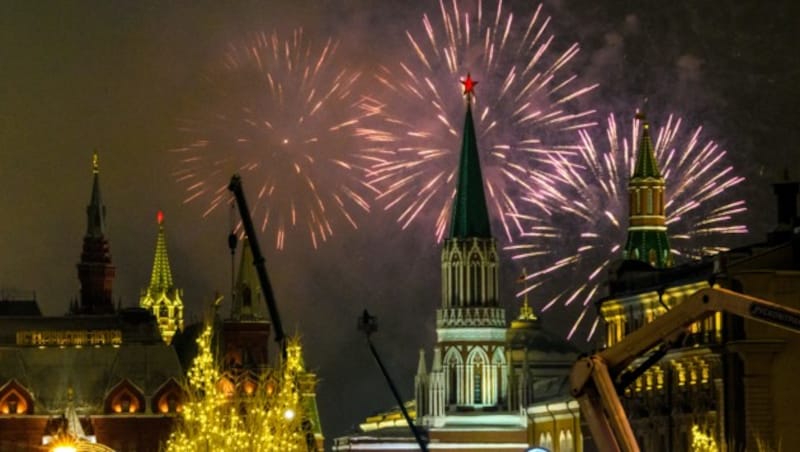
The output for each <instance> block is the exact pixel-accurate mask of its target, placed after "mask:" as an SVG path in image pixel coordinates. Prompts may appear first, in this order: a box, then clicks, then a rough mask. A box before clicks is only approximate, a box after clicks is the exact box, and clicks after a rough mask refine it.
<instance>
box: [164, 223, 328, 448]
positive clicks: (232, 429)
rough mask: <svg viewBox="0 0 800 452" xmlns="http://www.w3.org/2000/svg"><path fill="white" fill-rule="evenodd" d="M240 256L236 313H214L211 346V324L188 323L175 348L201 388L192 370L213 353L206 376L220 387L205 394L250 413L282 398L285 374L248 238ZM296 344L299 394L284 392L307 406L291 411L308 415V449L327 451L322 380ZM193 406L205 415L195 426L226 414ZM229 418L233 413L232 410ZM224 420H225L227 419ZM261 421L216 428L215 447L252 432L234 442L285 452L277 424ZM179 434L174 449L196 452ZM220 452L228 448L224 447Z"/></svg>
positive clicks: (233, 310)
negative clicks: (273, 346) (272, 350)
mask: <svg viewBox="0 0 800 452" xmlns="http://www.w3.org/2000/svg"><path fill="white" fill-rule="evenodd" d="M240 253H241V254H240V260H239V266H238V270H237V272H236V277H235V282H234V287H233V294H232V297H231V298H232V303H231V307H230V313H229V315H228V316H227V318H224V319H223V318H222V316H221V315H220V314H219V308H220V306H219V305H215V306H213V312H211V313H210V315H209V319H208V321H209V322H211V323H213V328H212V329H213V335H214V337H213V339H211V342H208V341H206V342H204V341H203V338H202V334H203V331H204V329H205V325H204V324H201V323H195V324H191V325H188V326H187V327H186V328H185V329H184V330H182V331H179V332H178V333H177V334H176V335H175V337H174V340H173V346H175V347H176V349H177V350H178V353H179V357H180V360H181V363H182V364H183V367H184V370H186V372H187V373H188V374H189V376H190V384H193V385H194V384H196V382H195V383H192V382H191V378H192V377H191V375H192V372H193V371H192V369H194V368H196V367H197V362H196V361H195V359H196V358H198V357H203V356H204V355H208V356H206V357H204V358H203V359H204V360H205V361H207V363H206V366H204V369H205V370H204V371H203V373H204V374H205V375H209V374H213V379H214V384H213V389H212V390H209V391H201V393H211V392H213V393H215V394H217V395H219V394H221V395H222V396H223V397H224V398H225V399H226V400H229V401H235V402H236V403H238V404H239V405H240V406H242V407H249V408H247V409H245V410H244V411H249V410H251V409H253V404H254V403H255V402H256V401H268V402H269V403H272V402H274V401H275V400H276V399H275V397H277V396H279V395H280V391H278V393H277V394H276V393H274V392H273V390H274V389H275V388H279V387H280V382H281V376H280V375H279V374H277V373H276V370H278V369H280V367H276V366H275V365H273V364H272V363H271V361H270V354H269V347H268V344H269V343H270V342H271V341H272V339H271V338H270V333H271V323H270V321H269V320H268V315H267V312H266V311H267V309H266V303H265V301H264V295H263V293H262V290H261V284H260V281H259V280H258V277H257V272H256V269H255V267H254V265H253V253H252V251H251V248H250V246H249V243H248V240H247V239H246V238H245V239H244V240H242V242H241V247H240ZM209 334H210V333H209ZM290 342H291V344H290V346H289V347H288V348H287V352H288V353H290V354H291V355H292V357H291V359H290V360H289V361H291V362H292V366H294V369H293V370H292V374H293V377H292V384H293V393H292V394H284V396H287V397H288V396H291V397H290V398H291V399H292V400H294V397H297V401H296V404H297V405H299V406H300V407H302V410H295V409H292V410H290V411H287V412H286V415H287V416H290V417H292V419H294V416H295V415H296V414H297V412H298V411H301V412H302V417H301V416H298V417H297V420H298V421H299V422H300V423H301V425H302V432H303V433H304V435H305V437H304V438H303V441H304V442H305V444H306V446H307V450H316V451H322V450H324V439H325V438H324V436H323V433H322V426H321V423H320V418H319V410H318V408H317V400H316V386H317V376H316V374H314V373H313V372H311V371H309V370H307V369H306V367H305V363H304V360H303V356H302V348H301V346H300V343H299V341H297V340H292V341H290ZM198 343H200V344H201V346H200V348H198V347H197V345H198ZM203 343H205V344H206V345H208V344H209V343H213V349H214V353H213V356H212V352H211V351H210V350H211V349H210V348H209V349H207V350H205V351H204V349H203V345H202V344H203ZM215 360H218V361H215ZM276 361H277V362H278V363H281V362H287V361H285V360H282V358H279V359H278V360H276ZM284 370H286V369H284ZM204 384H205V385H209V384H210V383H209V382H206V383H204ZM203 398H205V396H203ZM189 402H190V403H192V404H193V406H194V407H195V409H199V412H198V413H200V414H198V413H195V414H194V415H191V419H185V420H186V421H189V422H191V423H193V425H198V423H202V422H206V421H207V420H208V419H209V418H212V417H220V416H222V415H221V413H220V412H219V410H218V409H217V408H219V407H216V408H215V407H213V406H207V403H206V402H205V400H196V399H195V400H190V401H189ZM292 403H295V402H292ZM293 406H294V405H293ZM261 408H263V407H261ZM262 414H263V413H262ZM225 415H227V412H226V414H225ZM204 416H205V417H204ZM221 418H225V416H222V417H221ZM258 419H260V418H258V417H254V418H251V419H249V420H248V419H246V418H244V417H243V418H242V419H241V420H242V421H246V422H244V424H246V427H245V426H243V425H242V424H241V423H237V422H235V421H234V422H229V420H226V421H225V424H226V425H227V427H224V426H220V427H219V428H213V429H212V430H213V432H212V433H211V435H215V438H216V440H219V441H220V442H219V443H215V442H213V441H216V440H213V441H212V444H223V443H225V444H227V443H226V442H225V441H223V439H224V436H225V435H232V436H236V437H238V436H239V435H242V434H248V438H247V439H240V440H237V441H234V442H235V443H236V444H238V445H243V444H252V442H253V441H261V440H263V441H265V443H264V447H263V448H262V449H263V450H281V449H280V448H279V447H278V448H277V449H276V446H275V444H274V441H275V440H274V438H273V437H271V436H270V433H269V431H268V429H266V428H265V425H267V424H270V425H274V421H275V420H274V419H271V418H270V419H267V422H266V423H261V422H259V421H258ZM262 420H263V419H262ZM226 429H227V430H226ZM178 431H179V435H180V436H179V437H178V438H177V439H176V440H172V444H170V450H175V451H178V450H194V449H193V447H192V445H193V444H195V443H196V441H194V439H193V438H192V437H191V435H187V434H186V432H180V429H179V430H178ZM284 433H285V432H284ZM290 436H291V435H290ZM264 438H268V439H264ZM269 438H272V439H269ZM195 439H196V438H195ZM228 440H230V438H228ZM292 444H294V443H292ZM295 445H296V444H295ZM295 445H293V446H292V447H295ZM220 447H221V446H220ZM227 447H230V446H227ZM287 447H288V446H287ZM220 450H228V449H225V448H222V449H220ZM230 450H238V449H230ZM248 450H249V449H248ZM287 450H288V449H287ZM292 450H294V449H292ZM303 450H306V449H303Z"/></svg>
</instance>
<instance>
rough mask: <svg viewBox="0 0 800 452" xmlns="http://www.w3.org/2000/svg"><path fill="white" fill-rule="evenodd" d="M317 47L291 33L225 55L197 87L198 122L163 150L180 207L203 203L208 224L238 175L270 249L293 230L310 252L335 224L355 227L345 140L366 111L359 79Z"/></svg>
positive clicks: (355, 174) (259, 37)
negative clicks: (202, 91)
mask: <svg viewBox="0 0 800 452" xmlns="http://www.w3.org/2000/svg"><path fill="white" fill-rule="evenodd" d="M323 44H324V45H322V46H316V47H315V46H314V45H313V44H312V43H311V41H310V40H309V39H307V38H306V37H305V35H304V34H303V31H302V30H295V31H294V32H293V33H292V34H291V35H290V36H288V37H286V38H283V37H281V36H279V35H278V34H277V33H273V34H271V35H269V34H266V33H261V34H256V35H253V36H251V38H250V39H248V40H247V42H243V43H241V44H232V45H230V46H229V47H228V49H227V51H226V53H225V55H224V58H223V59H222V61H221V64H219V65H218V66H217V67H215V68H214V69H213V70H211V71H209V72H208V73H207V74H206V76H205V77H204V79H203V81H204V82H205V85H206V87H207V93H206V94H207V95H206V96H204V99H203V103H202V107H201V108H199V109H198V111H199V113H198V114H197V116H196V117H194V118H192V119H185V120H182V121H181V127H180V131H181V132H183V133H184V134H186V135H187V136H189V137H190V141H189V143H188V144H187V145H184V146H182V147H179V148H176V149H171V150H170V152H172V153H174V154H175V155H176V156H177V157H178V159H179V162H180V167H179V169H178V170H177V171H175V172H174V176H175V178H176V179H177V181H178V182H179V183H181V184H182V185H184V186H185V190H186V197H185V200H184V202H186V203H188V202H192V201H195V200H197V201H198V202H204V203H206V208H205V210H204V213H203V216H204V217H205V216H208V215H209V214H211V213H212V212H213V211H215V210H216V209H217V208H218V207H219V206H220V205H224V204H227V203H228V202H229V200H230V195H229V194H228V193H227V183H228V180H229V179H230V176H231V174H233V173H234V172H239V173H241V174H242V175H243V176H244V177H246V178H247V179H248V181H257V182H258V183H257V184H256V185H257V188H256V191H255V192H254V194H255V195H256V197H255V199H256V201H255V202H254V203H253V207H252V209H253V212H252V215H253V218H254V220H255V221H256V223H258V222H259V219H260V223H261V230H262V231H266V230H269V231H270V233H271V234H273V235H274V243H275V247H276V248H277V249H283V248H284V246H285V244H286V240H287V236H288V235H289V233H290V232H292V231H294V230H296V231H298V232H300V233H303V234H304V235H306V236H307V237H309V239H310V241H311V244H312V245H313V246H314V248H317V246H318V245H319V244H320V243H321V242H324V241H326V240H327V239H328V238H330V237H331V236H332V235H333V232H334V224H335V222H336V221H340V222H341V221H344V222H346V223H348V224H350V225H351V226H352V227H353V228H356V227H357V223H356V216H355V213H356V212H359V211H365V212H366V211H369V204H368V202H367V201H366V199H365V196H364V193H365V192H366V191H367V190H368V188H367V187H366V185H364V184H363V183H362V182H360V180H362V178H361V176H362V173H361V172H359V169H358V168H357V167H356V166H354V165H353V163H352V162H353V161H355V157H354V156H355V155H356V154H357V153H358V152H359V149H358V146H357V145H356V143H357V139H356V138H354V136H353V135H354V131H355V129H356V127H357V126H358V125H359V122H360V121H361V120H363V119H364V118H365V117H367V116H370V115H372V114H374V113H375V111H376V110H375V106H374V104H373V103H371V102H370V100H369V99H368V98H364V97H361V96H360V95H359V94H358V93H357V89H356V88H357V84H358V83H359V80H360V79H361V73H360V72H356V71H351V70H348V69H342V67H344V66H343V65H340V64H338V63H337V61H336V60H337V53H336V51H337V47H338V45H337V43H336V42H334V41H333V40H331V39H329V40H328V41H327V42H325V43H323ZM248 175H252V177H248ZM256 185H254V186H256ZM251 199H253V198H251Z"/></svg>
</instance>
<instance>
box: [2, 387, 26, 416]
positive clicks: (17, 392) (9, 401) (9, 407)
mask: <svg viewBox="0 0 800 452" xmlns="http://www.w3.org/2000/svg"><path fill="white" fill-rule="evenodd" d="M31 413H33V399H32V398H31V396H30V394H29V393H28V391H27V390H26V389H25V388H24V387H23V386H22V385H20V384H19V383H17V382H16V381H15V380H12V381H10V382H9V383H8V384H6V385H4V386H2V387H0V414H31Z"/></svg>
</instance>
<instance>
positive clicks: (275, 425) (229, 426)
mask: <svg viewBox="0 0 800 452" xmlns="http://www.w3.org/2000/svg"><path fill="white" fill-rule="evenodd" d="M212 335H213V329H212V327H211V326H207V327H206V328H205V330H204V331H203V333H202V334H201V335H200V337H199V338H198V339H197V344H198V355H197V357H196V358H195V360H194V362H193V364H192V367H191V369H190V370H189V372H188V381H187V384H186V388H185V397H186V398H185V402H184V403H183V407H182V410H181V411H180V418H179V419H178V420H177V422H176V426H175V429H174V431H173V432H172V434H171V435H170V438H169V440H168V442H167V445H166V450H167V451H168V452H199V451H212V450H213V451H274V452H279V451H281V452H282V451H287V452H288V451H302V450H307V447H308V446H307V445H306V440H305V438H306V436H305V432H304V423H303V421H304V419H305V413H304V409H303V406H302V403H301V397H300V386H299V381H300V378H301V376H302V374H303V373H304V368H303V360H302V348H301V346H300V344H299V341H298V340H296V339H295V340H292V341H290V343H289V345H288V346H287V353H286V359H285V360H284V362H283V363H281V365H280V366H279V367H278V368H277V369H273V370H271V371H265V372H262V373H261V374H260V375H259V380H258V384H257V386H256V388H255V390H252V391H251V392H250V393H249V394H248V393H247V392H246V391H242V390H238V391H235V392H234V393H233V394H230V393H228V394H227V395H226V391H225V390H224V388H223V387H222V386H221V385H220V381H222V378H223V375H222V371H221V369H220V367H219V364H218V362H217V361H216V359H215V357H214V354H213V352H212Z"/></svg>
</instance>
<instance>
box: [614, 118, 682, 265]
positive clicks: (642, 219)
mask: <svg viewBox="0 0 800 452" xmlns="http://www.w3.org/2000/svg"><path fill="white" fill-rule="evenodd" d="M636 118H637V119H639V120H641V123H642V134H641V138H640V139H639V147H638V149H637V153H636V162H635V165H636V166H635V168H634V171H633V176H631V179H630V182H629V183H628V196H629V197H628V205H629V211H628V240H627V242H626V243H625V251H624V256H623V257H624V258H625V259H629V260H638V261H642V262H646V263H648V264H650V265H652V266H653V267H654V268H666V267H671V266H672V255H671V254H670V249H669V240H668V239H667V224H666V216H665V215H664V186H665V185H664V178H663V177H662V176H661V173H660V172H659V170H658V162H656V157H655V152H654V151H653V143H652V141H651V140H650V124H649V123H648V122H647V118H646V117H645V116H644V114H642V113H637V114H636Z"/></svg>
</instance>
